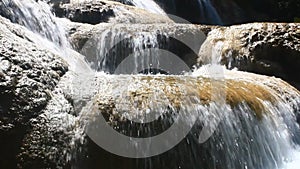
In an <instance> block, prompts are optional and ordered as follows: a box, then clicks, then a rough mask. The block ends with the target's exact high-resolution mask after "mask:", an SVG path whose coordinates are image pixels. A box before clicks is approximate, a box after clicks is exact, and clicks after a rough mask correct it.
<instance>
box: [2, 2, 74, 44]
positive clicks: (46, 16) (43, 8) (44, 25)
mask: <svg viewBox="0 0 300 169" xmlns="http://www.w3.org/2000/svg"><path fill="white" fill-rule="evenodd" d="M2 3H3V6H2V7H3V8H5V11H6V15H9V16H8V17H10V19H11V21H12V22H15V23H18V24H20V25H23V26H25V27H26V28H28V29H29V30H31V31H32V32H35V33H38V34H39V35H41V36H42V37H44V38H46V39H48V40H50V41H52V42H53V43H55V44H56V45H57V46H62V47H69V46H68V45H69V42H68V40H67V38H66V34H65V32H64V30H63V28H62V27H61V26H60V25H59V24H57V22H56V21H55V17H54V15H53V14H52V12H51V9H50V6H49V5H48V4H47V3H45V2H43V1H37V2H36V1H35V0H21V1H20V0H3V1H2Z"/></svg>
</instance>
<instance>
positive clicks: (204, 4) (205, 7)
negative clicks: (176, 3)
mask: <svg viewBox="0 0 300 169" xmlns="http://www.w3.org/2000/svg"><path fill="white" fill-rule="evenodd" d="M198 2H199V7H200V17H202V18H204V19H205V20H207V21H210V22H212V23H213V24H217V25H221V24H222V20H221V17H220V16H219V14H218V12H217V11H216V9H215V7H214V6H213V5H212V4H211V1H210V0H198Z"/></svg>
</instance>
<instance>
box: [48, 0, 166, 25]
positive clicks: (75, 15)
mask: <svg viewBox="0 0 300 169" xmlns="http://www.w3.org/2000/svg"><path fill="white" fill-rule="evenodd" d="M53 10H54V12H55V13H56V15H57V16H58V17H66V18H68V19H70V20H71V21H73V22H80V23H89V24H98V23H102V22H113V23H171V22H172V20H170V19H169V18H168V17H167V16H162V15H158V14H153V13H149V12H147V11H145V10H142V9H139V8H136V7H133V6H128V5H123V4H121V3H118V2H113V1H107V0H97V1H92V2H88V1H87V2H83V3H70V4H59V5H56V6H54V7H53Z"/></svg>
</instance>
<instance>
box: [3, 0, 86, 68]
mask: <svg viewBox="0 0 300 169" xmlns="http://www.w3.org/2000/svg"><path fill="white" fill-rule="evenodd" d="M0 6H1V7H3V8H4V10H2V12H4V13H3V14H1V15H4V16H6V17H7V18H9V19H10V20H11V21H12V22H14V23H18V24H20V25H22V26H25V27H26V28H27V29H28V30H29V31H32V32H33V33H35V35H34V37H33V39H31V40H32V41H34V42H35V43H36V44H43V47H44V48H46V49H48V50H50V51H51V52H53V53H56V54H58V56H61V57H63V59H64V60H66V61H67V62H68V63H69V65H70V69H85V70H86V71H88V70H89V66H88V65H87V64H86V63H85V62H84V60H83V58H82V56H80V54H78V53H77V52H75V51H73V50H72V49H71V45H70V43H69V41H68V39H67V36H66V35H67V34H66V32H65V30H64V28H63V27H62V26H61V25H60V23H58V22H57V21H56V18H55V16H54V15H53V13H52V12H51V7H50V6H49V5H48V4H47V3H46V2H43V1H35V0H3V1H2V2H0Z"/></svg>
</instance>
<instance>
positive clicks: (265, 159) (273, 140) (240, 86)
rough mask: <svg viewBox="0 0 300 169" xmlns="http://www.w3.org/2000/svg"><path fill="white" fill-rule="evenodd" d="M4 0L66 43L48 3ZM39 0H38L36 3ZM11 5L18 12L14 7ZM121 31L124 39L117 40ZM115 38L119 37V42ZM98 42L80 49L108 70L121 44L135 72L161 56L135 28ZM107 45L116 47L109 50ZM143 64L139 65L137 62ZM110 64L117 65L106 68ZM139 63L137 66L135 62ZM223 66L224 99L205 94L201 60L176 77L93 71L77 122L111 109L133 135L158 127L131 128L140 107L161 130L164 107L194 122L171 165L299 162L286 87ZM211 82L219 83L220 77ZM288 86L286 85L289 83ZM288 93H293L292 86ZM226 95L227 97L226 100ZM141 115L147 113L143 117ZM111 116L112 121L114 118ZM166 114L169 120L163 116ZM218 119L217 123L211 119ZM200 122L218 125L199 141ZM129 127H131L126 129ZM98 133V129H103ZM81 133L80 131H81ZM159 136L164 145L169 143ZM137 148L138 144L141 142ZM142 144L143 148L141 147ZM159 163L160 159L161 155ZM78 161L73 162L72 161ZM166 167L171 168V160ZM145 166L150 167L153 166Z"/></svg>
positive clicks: (153, 40)
mask: <svg viewBox="0 0 300 169" xmlns="http://www.w3.org/2000/svg"><path fill="white" fill-rule="evenodd" d="M134 2H135V3H136V4H139V5H141V6H143V7H144V8H147V9H151V10H153V11H154V12H160V11H157V10H154V9H155V8H154V7H153V6H152V5H149V4H147V6H146V7H145V4H146V1H143V3H142V1H134ZM150 2H153V1H150ZM3 3H4V5H5V6H6V7H7V11H8V13H9V14H11V15H12V16H14V17H12V18H11V19H12V21H14V22H18V23H20V24H22V25H24V26H26V27H27V28H28V29H30V30H32V31H33V32H35V33H37V34H39V35H42V36H43V37H46V38H48V39H49V40H50V41H52V42H54V43H55V44H56V46H61V45H67V44H68V42H67V40H66V38H65V34H64V33H63V32H62V31H61V30H62V29H61V28H60V27H59V26H58V25H57V24H56V23H55V20H54V19H53V16H52V14H51V12H50V9H49V7H48V6H47V5H46V4H43V3H42V2H39V3H36V2H35V1H33V0H26V1H17V0H12V1H8V0H4V1H3ZM199 3H200V4H202V7H203V11H205V10H208V11H210V12H209V13H211V16H210V17H211V18H212V19H215V20H216V21H219V18H218V17H217V13H216V12H215V9H214V8H213V7H212V6H211V3H210V1H206V0H204V1H199ZM38 4H40V5H41V6H35V5H38ZM150 4H151V3H150ZM45 7H46V8H45ZM41 9H43V10H41ZM44 9H45V10H44ZM15 11H17V12H16V13H15ZM37 36H38V35H37ZM124 37H125V39H129V41H122V39H124ZM118 41H121V42H122V43H117V42H118ZM99 42H100V44H97V46H98V47H96V48H88V49H83V52H84V51H85V52H86V54H88V51H90V49H94V50H95V51H93V52H95V53H96V56H97V57H96V58H92V59H90V60H89V59H87V60H88V61H89V62H90V65H91V67H93V68H94V70H97V71H108V72H110V69H112V70H115V68H116V66H117V65H110V64H111V63H114V62H115V61H116V60H117V59H118V58H117V57H112V58H111V57H110V55H109V53H110V52H111V53H119V55H112V56H118V57H119V56H120V57H122V55H127V54H128V53H130V52H132V51H129V52H128V51H126V50H128V49H130V50H133V53H135V54H134V55H133V58H134V59H133V61H135V64H133V65H132V66H133V67H134V68H135V69H134V70H136V71H135V72H134V74H137V73H141V71H139V70H142V71H143V70H144V69H145V68H147V66H148V65H152V66H154V67H159V65H160V63H159V62H158V60H159V59H158V58H156V57H157V54H156V53H155V51H156V50H154V53H153V51H150V50H148V49H147V48H154V49H155V48H157V47H158V46H159V41H158V39H157V34H151V33H147V32H139V33H137V34H136V36H130V37H126V34H124V32H121V33H119V32H118V30H114V31H111V30H109V31H106V32H103V33H102V34H101V36H100V40H99ZM115 43H117V44H119V45H125V46H126V45H127V49H126V48H124V47H122V46H121V48H120V46H115V45H114V44H115ZM99 46H100V47H99ZM109 47H114V48H113V49H112V50H111V49H110V48H109ZM124 49H125V50H124ZM86 57H87V58H88V57H89V56H86ZM213 58H215V59H214V61H213V62H214V63H217V62H218V57H215V56H213ZM67 61H68V60H67ZM141 63H142V65H140V64H141ZM69 64H72V62H69ZM155 64H156V65H155ZM112 66H115V67H113V68H112ZM139 66H141V67H142V68H138V67H139ZM143 66H144V67H143ZM81 71H82V69H81ZM86 71H89V70H86ZM224 72H225V76H224V79H223V80H224V81H222V80H219V81H220V82H221V83H220V84H219V85H220V86H221V88H223V90H224V91H226V92H227V93H226V96H223V95H222V94H221V96H223V97H225V98H219V96H220V95H218V97H217V98H215V99H217V100H212V98H211V97H210V96H211V93H209V91H211V90H212V89H211V88H212V87H211V84H214V83H213V81H214V80H216V79H214V77H211V75H212V72H210V71H209V66H207V67H205V66H203V67H201V68H199V69H197V70H195V71H194V72H189V73H187V74H186V75H181V76H176V75H156V76H155V75H108V74H101V75H96V77H95V79H96V80H95V81H97V82H98V86H94V87H98V88H95V89H94V90H96V92H95V91H92V93H90V95H93V99H92V100H91V102H90V103H88V104H87V106H86V107H84V108H83V109H82V111H81V113H80V117H81V118H82V120H83V121H84V120H88V121H87V123H84V122H85V121H84V122H83V124H84V125H85V126H84V127H86V125H89V123H90V121H89V120H91V117H95V116H96V117H97V115H98V114H97V113H99V110H100V113H104V114H108V115H109V116H112V117H111V118H110V119H112V125H115V124H118V123H123V125H119V126H117V127H116V130H118V131H119V132H121V133H122V134H124V135H136V136H141V135H142V136H143V134H144V136H145V135H146V136H147V135H148V134H149V133H150V134H153V133H154V134H157V133H156V132H157V131H155V130H153V131H151V130H150V132H149V129H153V126H150V128H146V129H143V128H136V126H135V125H137V124H136V123H133V122H132V121H138V122H144V121H147V120H148V119H147V118H148V116H147V115H146V116H144V114H149V113H154V112H155V113H157V112H158V114H157V116H156V117H155V118H159V117H163V118H161V120H163V122H162V123H161V124H155V125H154V128H155V127H157V126H159V127H160V129H165V128H167V127H169V126H168V125H170V123H176V120H172V118H171V120H170V119H168V118H165V117H164V115H162V114H163V113H165V112H166V114H167V115H166V117H173V115H174V114H175V117H177V116H181V117H183V118H182V119H183V121H181V122H184V123H186V124H187V126H192V129H191V131H190V132H189V133H190V134H189V135H188V136H187V138H185V139H184V141H183V142H184V143H182V145H181V146H179V149H178V150H179V152H175V155H174V154H172V153H174V152H170V154H171V155H170V156H171V157H169V158H171V159H172V160H171V161H170V163H171V164H174V163H175V167H178V168H181V164H176V161H177V160H178V161H180V160H181V161H187V162H186V163H188V164H185V165H187V166H188V167H187V168H198V169H199V168H206V169H208V168H211V169H214V168H225V169H229V168H232V169H241V168H244V169H294V168H296V167H299V159H297V158H296V157H299V154H300V153H299V151H298V150H297V149H298V146H299V142H300V141H299V140H300V138H299V137H300V134H299V132H300V131H299V130H300V129H299V125H298V124H297V123H296V118H295V114H297V113H298V114H299V113H300V112H299V110H300V108H299V100H294V99H291V100H290V101H287V99H286V98H285V96H284V94H283V93H284V92H282V91H281V87H282V88H285V87H286V86H281V85H283V84H282V83H278V84H277V83H275V82H277V81H276V79H271V78H270V79H271V80H269V79H268V80H269V81H266V80H265V77H261V78H260V79H259V78H258V76H255V75H253V74H243V73H240V72H235V71H228V70H224ZM76 73H81V72H76ZM143 73H144V72H143ZM146 73H149V72H146ZM150 74H151V73H150ZM93 78H94V77H93ZM211 78H212V79H211ZM256 78H258V79H256ZM208 79H210V80H208ZM76 80H78V83H77V81H76ZM80 80H82V79H74V81H73V83H76V86H77V87H78V88H77V90H81V89H86V88H88V86H85V85H86V84H89V83H88V82H86V84H84V86H83V85H82V84H80V83H79V81H80ZM217 80H218V79H217ZM273 81H275V82H273ZM93 82H94V81H93ZM99 84H100V85H99ZM124 84H125V85H124ZM216 85H217V86H218V84H216ZM286 88H288V89H290V87H286ZM218 90H220V89H218ZM199 91H200V93H199ZM87 92H91V89H90V88H89V91H87ZM94 92H95V93H94ZM291 93H297V92H292V91H291ZM94 95H95V97H94ZM295 95H297V94H295ZM297 96H299V93H298V95H297ZM78 99H81V98H78ZM222 99H224V100H222ZM225 101H226V103H224V102H225ZM220 102H221V104H220ZM95 107H96V108H98V112H97V111H95ZM170 112H171V113H170ZM168 113H170V114H171V115H170V114H168ZM144 117H147V118H146V119H143V118H144ZM114 119H118V120H116V121H114ZM122 119H129V120H131V122H129V123H128V122H127V123H126V121H125V124H124V121H122ZM166 119H167V122H164V120H166ZM92 120H94V119H92ZM192 121H194V123H195V125H194V123H193V122H192ZM113 122H114V123H113ZM218 122H220V124H217V123H218ZM100 125H103V124H100ZM166 125H167V126H166ZM137 126H138V127H143V126H141V125H137ZM203 126H209V127H210V128H214V127H216V126H218V127H217V130H216V131H215V132H214V134H213V136H212V137H211V138H210V139H209V140H208V141H207V142H205V143H203V142H202V141H201V139H199V136H201V129H202V128H203ZM159 127H158V128H159ZM128 129H132V130H129V131H128ZM156 129H157V128H156ZM178 132H180V131H178ZM101 134H102V135H103V133H101ZM79 137H84V136H83V135H80V136H79ZM171 138H175V139H177V135H176V134H175V135H172V137H171ZM50 141H51V140H49V142H50ZM110 141H114V140H110ZM164 143H166V144H168V143H169V142H164ZM131 144H136V143H135V142H134V143H131ZM116 146H117V145H116ZM135 148H136V149H138V148H139V147H138V146H137V147H135ZM203 150H204V151H203ZM143 151H145V152H146V151H147V149H145V150H143ZM145 152H143V153H145ZM158 158H159V156H158ZM174 159H175V160H174ZM154 161H155V159H154ZM159 163H160V164H163V163H165V162H161V161H159ZM100 165H101V164H100ZM166 166H168V165H166ZM76 167H77V166H74V168H76ZM98 167H99V166H98ZM157 167H161V166H157ZM172 167H173V168H174V166H172ZM145 168H151V165H150V166H147V167H145Z"/></svg>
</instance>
